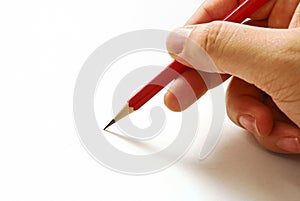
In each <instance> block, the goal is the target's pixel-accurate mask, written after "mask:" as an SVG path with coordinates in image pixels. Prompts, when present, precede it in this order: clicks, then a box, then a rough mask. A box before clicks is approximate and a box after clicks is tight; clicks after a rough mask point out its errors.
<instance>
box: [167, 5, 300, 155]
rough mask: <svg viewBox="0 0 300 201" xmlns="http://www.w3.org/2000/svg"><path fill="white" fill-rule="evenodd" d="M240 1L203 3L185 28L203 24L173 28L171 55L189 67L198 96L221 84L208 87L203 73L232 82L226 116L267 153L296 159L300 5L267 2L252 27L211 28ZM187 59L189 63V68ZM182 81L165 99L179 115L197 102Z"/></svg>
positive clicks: (299, 125) (222, 25) (298, 143)
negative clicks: (205, 59)
mask: <svg viewBox="0 0 300 201" xmlns="http://www.w3.org/2000/svg"><path fill="white" fill-rule="evenodd" d="M238 2H239V1H237V0H208V1H206V2H205V3H204V4H203V5H202V6H201V7H200V8H199V9H198V11H197V12H196V13H195V14H194V15H193V16H192V17H191V19H190V20H189V21H188V23H187V24H200V25H188V26H185V27H183V28H179V29H176V30H175V31H174V32H173V33H172V34H170V36H169V38H168V40H167V47H168V51H169V53H170V54H171V56H172V57H174V58H175V59H176V60H178V61H179V62H182V63H184V64H186V65H189V66H190V67H191V68H190V69H188V70H187V71H185V72H184V73H183V74H182V77H183V78H184V79H186V80H187V81H188V83H189V84H190V85H191V86H192V88H193V90H194V92H195V94H196V96H197V98H200V97H201V96H202V95H203V94H204V93H205V92H206V91H207V89H208V88H212V87H214V86H216V85H218V84H220V82H218V83H214V82H211V84H210V85H209V86H206V85H205V83H204V81H203V78H202V77H201V76H200V75H199V72H200V74H201V75H202V76H204V77H205V79H208V80H213V78H214V76H217V74H216V73H219V74H220V75H221V77H222V79H223V80H226V79H227V78H229V77H230V76H233V77H232V80H231V82H230V85H229V87H228V89H227V95H226V100H227V113H228V116H229V118H230V119H231V120H232V121H233V122H234V123H235V124H236V125H238V126H241V127H243V128H245V129H246V130H248V131H249V132H251V133H252V134H253V135H254V136H255V138H256V139H257V141H258V142H259V143H260V144H261V145H262V146H263V147H265V148H266V149H268V150H271V151H274V152H278V153H298V154H299V153H300V3H299V2H300V0H270V1H269V2H268V3H266V5H264V6H263V7H262V8H260V9H259V10H258V11H257V12H256V13H254V14H253V15H252V16H251V18H250V21H248V22H247V25H240V24H235V23H229V22H221V21H218V22H211V21H213V20H215V19H222V17H224V16H225V15H226V14H227V13H228V12H230V11H231V10H232V9H233V8H234V7H236V6H237V4H238ZM207 22H210V23H207ZM203 23H205V24H203ZM249 25H251V26H249ZM178 34H179V35H180V37H179V36H178ZM187 38H188V39H187ZM190 41H193V43H196V44H197V46H199V47H201V48H202V50H204V51H205V52H206V53H207V54H208V55H209V57H210V58H211V59H212V60H213V62H214V64H215V66H214V67H215V68H212V67H211V66H207V65H206V66H205V65H203V52H201V50H200V48H198V50H197V49H196V50H195V48H193V47H192V45H188V44H190ZM201 55H202V56H201ZM183 58H189V63H186V60H185V59H183ZM190 64H193V65H190ZM201 64H202V65H201ZM197 71H198V72H197ZM183 78H178V79H177V80H176V81H175V82H174V84H173V86H171V88H170V90H169V92H167V93H166V95H165V104H166V105H167V107H169V108H170V109H171V110H174V111H181V110H184V109H185V108H187V107H188V106H189V105H191V104H192V103H193V101H194V100H193V99H189V97H188V96H186V95H185V94H184V91H185V87H187V86H185V84H184V82H182V79H183ZM179 103H180V104H179ZM179 105H180V106H181V107H180V106H179Z"/></svg>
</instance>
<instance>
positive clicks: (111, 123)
mask: <svg viewBox="0 0 300 201" xmlns="http://www.w3.org/2000/svg"><path fill="white" fill-rule="evenodd" d="M115 122H116V121H115V120H114V119H113V120H111V121H110V122H109V123H108V124H107V126H105V128H104V129H103V130H106V129H107V128H108V127H110V126H111V125H113V124H114V123H115Z"/></svg>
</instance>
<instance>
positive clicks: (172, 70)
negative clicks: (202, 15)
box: [104, 0, 268, 130]
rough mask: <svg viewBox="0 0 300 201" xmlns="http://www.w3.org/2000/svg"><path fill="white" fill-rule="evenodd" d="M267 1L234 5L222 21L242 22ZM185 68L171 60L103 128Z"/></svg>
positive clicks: (118, 118) (137, 105)
mask: <svg viewBox="0 0 300 201" xmlns="http://www.w3.org/2000/svg"><path fill="white" fill-rule="evenodd" d="M267 1H268V0H246V1H244V2H243V3H241V4H240V5H238V7H236V8H235V9H234V10H233V11H232V12H231V13H230V14H229V15H227V16H226V17H225V18H224V19H223V21H229V22H236V23H242V22H243V21H244V20H245V19H246V18H247V17H249V16H250V15H251V14H252V13H254V12H255V11H256V10H257V9H259V8H260V7H261V6H262V5H264V4H265V3H266V2H267ZM186 69H188V67H187V66H185V65H183V64H181V63H179V62H177V61H173V62H172V63H171V64H170V65H168V66H167V67H166V68H165V69H164V70H163V71H162V72H161V73H159V74H158V75H157V76H156V77H155V78H153V79H152V80H151V81H150V82H149V83H148V84H147V85H145V86H144V87H143V88H142V89H141V90H140V91H138V92H137V93H136V94H135V95H134V96H132V97H131V98H130V99H129V100H128V101H127V104H126V105H125V106H124V107H123V109H122V110H121V111H120V112H119V113H118V114H117V115H116V116H115V118H114V119H113V120H111V121H110V122H109V124H108V125H107V126H105V128H104V130H105V129H106V128H108V127H109V126H111V125H112V124H114V123H115V122H117V121H119V120H120V119H122V118H123V117H125V116H127V115H129V114H130V113H132V112H134V111H136V110H138V109H139V108H140V107H142V106H143V105H144V104H145V103H146V102H147V101H149V100H150V99H151V98H152V97H153V96H155V94H157V93H158V92H159V91H160V90H162V89H163V88H164V86H166V85H167V84H169V83H170V82H171V81H172V80H174V79H175V78H176V77H177V76H178V74H180V73H182V72H183V71H185V70H186Z"/></svg>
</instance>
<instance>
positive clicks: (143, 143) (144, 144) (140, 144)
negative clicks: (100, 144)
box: [105, 130, 157, 152]
mask: <svg viewBox="0 0 300 201" xmlns="http://www.w3.org/2000/svg"><path fill="white" fill-rule="evenodd" d="M105 131H106V132H107V133H109V134H111V135H114V136H116V137H118V138H121V139H122V140H125V141H127V142H129V143H131V144H133V145H134V146H137V147H139V148H141V149H143V150H145V151H151V152H153V151H156V150H157V147H155V146H153V145H151V144H149V143H147V141H143V140H138V139H135V138H132V137H129V136H126V135H123V134H120V133H116V132H113V131H110V130H105Z"/></svg>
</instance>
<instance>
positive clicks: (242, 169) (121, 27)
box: [0, 0, 300, 201]
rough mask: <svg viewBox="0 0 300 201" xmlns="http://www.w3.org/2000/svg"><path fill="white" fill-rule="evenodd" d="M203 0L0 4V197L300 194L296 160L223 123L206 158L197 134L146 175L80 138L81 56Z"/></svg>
mask: <svg viewBox="0 0 300 201" xmlns="http://www.w3.org/2000/svg"><path fill="white" fill-rule="evenodd" d="M201 2H202V1H201V0H185V1H183V0H182V1H172V0H152V1H146V0H127V1H124V0H110V1H99V0H97V1H96V0H95V1H92V0H86V1H76V0H73V1H68V0H59V1H58V0H52V1H37V0H36V1H33V0H28V1H20V0H15V1H2V2H1V7H0V28H1V29H0V55H1V56H0V93H1V101H0V103H1V104H0V122H1V123H0V125H1V126H0V133H1V134H0V136H1V137H0V200H5V201H8V200H14V201H16V200H30V201H33V200H72V201H75V200H103V201H106V200H112V201H115V200H130V201H139V200H149V201H150V200H151V201H152V200H299V197H300V190H299V189H300V158H299V157H298V156H293V157H292V156H281V155H276V154H272V153H269V152H267V151H265V150H263V149H261V148H260V147H259V146H258V145H257V144H256V142H255V141H254V140H253V138H252V137H251V136H250V135H248V134H247V133H246V132H244V131H243V130H241V129H239V128H237V127H235V126H234V125H232V124H231V123H230V122H229V121H228V120H226V124H225V125H224V130H223V133H222V138H221V140H220V142H219V144H218V146H217V148H216V149H215V151H214V152H213V154H211V155H210V156H209V157H208V158H207V159H206V160H204V161H200V160H198V159H197V153H198V152H199V149H198V147H197V145H198V144H201V143H200V142H201V140H202V139H201V136H200V137H199V139H198V140H196V143H195V144H194V145H193V147H192V149H191V150H190V152H189V153H188V154H187V155H186V156H185V157H184V158H183V159H182V160H180V161H179V162H178V163H177V164H175V165H174V166H172V167H170V168H169V169H167V170H165V171H162V172H159V173H157V174H153V175H147V176H129V175H122V174H119V173H115V172H113V171H110V170H108V169H106V168H104V167H103V166H101V165H100V164H98V163H97V162H96V161H94V159H93V158H92V157H91V156H90V155H89V154H88V153H87V152H86V150H85V149H84V148H83V146H82V145H81V143H80V140H79V138H78V136H77V133H76V128H75V125H74V122H73V111H72V98H73V97H72V95H73V90H74V86H75V81H76V77H77V75H78V73H79V71H80V68H81V66H82V65H83V63H84V61H85V60H86V59H87V57H88V56H89V55H90V54H91V53H92V52H93V51H94V50H95V49H96V48H97V47H98V46H99V45H101V44H102V43H104V42H105V41H107V40H108V39H111V38H112V37H114V36H117V35H119V34H122V33H125V32H127V31H133V30H137V29H144V28H156V29H165V30H172V29H173V28H175V27H177V26H180V25H182V24H184V22H185V21H186V19H188V17H189V16H190V15H191V14H192V13H193V12H194V11H195V9H196V8H197V7H198V6H199V5H200V4H201ZM203 104H204V105H202V108H206V105H205V104H209V103H206V102H205V101H203ZM208 112H209V110H206V111H204V114H205V113H208ZM110 115H111V114H105V118H107V119H105V121H106V120H108V119H109V118H110ZM174 115H176V114H174ZM118 143H119V144H122V143H121V142H118Z"/></svg>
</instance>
